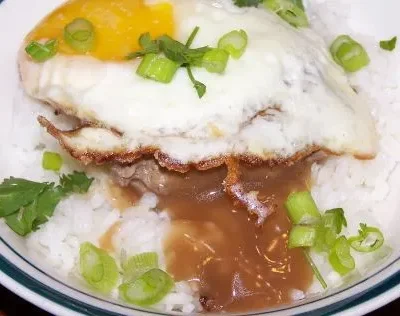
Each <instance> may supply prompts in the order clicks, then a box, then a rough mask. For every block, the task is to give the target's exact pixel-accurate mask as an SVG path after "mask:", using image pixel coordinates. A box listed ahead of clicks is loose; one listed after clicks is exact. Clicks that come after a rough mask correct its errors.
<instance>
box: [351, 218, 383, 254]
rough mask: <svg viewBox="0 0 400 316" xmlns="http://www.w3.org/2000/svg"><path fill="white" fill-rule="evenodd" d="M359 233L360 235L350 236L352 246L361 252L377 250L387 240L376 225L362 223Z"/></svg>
mask: <svg viewBox="0 0 400 316" xmlns="http://www.w3.org/2000/svg"><path fill="white" fill-rule="evenodd" d="M359 233H360V235H359V236H353V237H350V238H349V243H350V246H351V248H353V249H354V250H357V251H359V252H372V251H375V250H377V249H379V248H380V247H381V246H382V245H383V243H384V241H385V238H384V237H383V234H382V232H381V231H380V230H379V229H378V228H376V227H369V226H367V225H366V224H360V230H359Z"/></svg>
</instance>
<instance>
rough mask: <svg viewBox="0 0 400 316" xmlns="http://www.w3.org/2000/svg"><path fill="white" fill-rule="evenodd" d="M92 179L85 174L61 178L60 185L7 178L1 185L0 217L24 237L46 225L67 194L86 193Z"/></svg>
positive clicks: (74, 174) (76, 173) (75, 173)
mask: <svg viewBox="0 0 400 316" xmlns="http://www.w3.org/2000/svg"><path fill="white" fill-rule="evenodd" d="M93 180H94V179H93V178H89V177H87V176H86V174H85V173H84V172H76V171H75V172H73V173H72V174H69V175H62V176H61V177H60V184H61V185H58V186H55V185H54V183H46V182H45V183H39V182H33V181H29V180H25V179H19V178H10V179H6V180H4V181H3V183H2V184H0V217H4V218H5V221H6V224H7V225H8V226H9V227H10V228H11V229H12V230H13V231H14V232H16V233H17V234H19V235H21V236H26V235H27V234H29V233H30V232H31V231H35V230H37V229H38V228H39V226H40V225H42V224H44V223H46V222H47V221H48V219H49V218H50V217H51V216H52V215H53V213H54V210H55V208H56V207H57V205H58V203H59V202H60V201H61V199H62V198H64V197H65V196H66V195H68V194H70V193H86V192H87V191H88V190H89V187H90V185H91V184H92V182H93Z"/></svg>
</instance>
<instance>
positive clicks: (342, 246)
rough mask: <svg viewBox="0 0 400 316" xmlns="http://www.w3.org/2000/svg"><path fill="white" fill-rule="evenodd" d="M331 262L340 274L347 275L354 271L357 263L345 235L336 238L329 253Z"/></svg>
mask: <svg viewBox="0 0 400 316" xmlns="http://www.w3.org/2000/svg"><path fill="white" fill-rule="evenodd" d="M328 259H329V263H330V264H331V266H332V268H333V269H334V270H335V271H336V272H338V273H339V274H340V275H345V274H347V273H349V272H350V271H352V270H353V269H354V268H355V266H356V264H355V262H354V259H353V257H352V255H351V253H350V246H349V243H348V241H347V239H346V237H345V236H340V237H339V238H337V239H336V241H335V244H334V246H333V248H332V249H331V251H330V253H329V257H328Z"/></svg>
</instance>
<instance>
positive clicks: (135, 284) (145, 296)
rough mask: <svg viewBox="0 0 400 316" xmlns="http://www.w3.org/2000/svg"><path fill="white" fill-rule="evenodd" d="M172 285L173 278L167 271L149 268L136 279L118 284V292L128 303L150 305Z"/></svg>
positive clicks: (160, 298) (162, 296) (166, 292)
mask: <svg viewBox="0 0 400 316" xmlns="http://www.w3.org/2000/svg"><path fill="white" fill-rule="evenodd" d="M173 286H174V280H173V279H172V278H171V276H170V275H169V274H168V273H166V272H164V271H162V270H160V269H151V270H149V271H147V272H146V273H144V274H142V275H141V276H140V277H139V278H137V279H136V280H134V281H132V282H127V283H123V284H122V285H120V286H119V294H120V297H121V298H122V299H123V300H124V301H126V302H128V303H131V304H136V305H139V306H150V305H153V304H155V303H158V302H159V301H161V300H162V299H163V298H164V296H165V295H167V294H168V293H169V292H170V291H171V289H172V288H173Z"/></svg>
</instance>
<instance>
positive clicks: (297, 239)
mask: <svg viewBox="0 0 400 316" xmlns="http://www.w3.org/2000/svg"><path fill="white" fill-rule="evenodd" d="M315 238H316V229H315V227H312V226H301V225H296V226H293V227H292V229H291V230H290V234H289V242H288V247H289V248H298V247H312V246H314V244H315Z"/></svg>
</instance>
